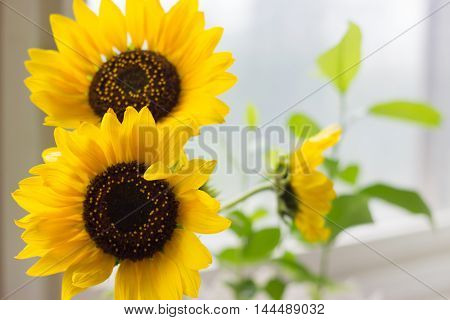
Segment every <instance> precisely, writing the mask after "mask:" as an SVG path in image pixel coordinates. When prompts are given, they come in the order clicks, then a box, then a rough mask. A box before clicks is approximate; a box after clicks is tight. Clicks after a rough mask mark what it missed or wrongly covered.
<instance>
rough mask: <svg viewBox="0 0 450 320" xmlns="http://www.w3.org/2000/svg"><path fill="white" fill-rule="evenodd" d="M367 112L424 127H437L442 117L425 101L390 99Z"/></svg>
mask: <svg viewBox="0 0 450 320" xmlns="http://www.w3.org/2000/svg"><path fill="white" fill-rule="evenodd" d="M369 113H370V114H373V115H376V116H382V117H389V118H393V119H398V120H403V121H409V122H414V123H416V124H419V125H422V126H425V127H430V128H433V127H439V125H440V124H441V121H442V118H441V114H440V113H439V111H437V110H436V109H435V108H433V107H432V106H430V105H428V104H425V103H418V102H408V101H400V100H399V101H391V102H386V103H380V104H377V105H375V106H373V107H371V108H370V109H369Z"/></svg>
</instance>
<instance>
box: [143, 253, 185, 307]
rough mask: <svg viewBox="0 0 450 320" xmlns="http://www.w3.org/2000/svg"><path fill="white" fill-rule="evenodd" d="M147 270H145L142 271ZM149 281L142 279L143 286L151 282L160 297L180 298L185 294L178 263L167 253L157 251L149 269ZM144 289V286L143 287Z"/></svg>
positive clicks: (163, 298)
mask: <svg viewBox="0 0 450 320" xmlns="http://www.w3.org/2000/svg"><path fill="white" fill-rule="evenodd" d="M142 272H145V271H142ZM146 272H147V275H148V278H147V279H148V281H142V283H141V286H145V285H146V284H147V283H149V282H151V283H152V286H153V288H154V290H155V294H156V296H157V297H158V299H161V300H180V299H181V298H182V296H183V285H182V282H181V278H180V273H179V271H178V268H177V266H176V264H175V263H174V262H173V261H172V260H171V259H170V258H169V257H167V256H166V255H164V254H162V253H160V252H158V253H156V254H155V255H154V256H153V258H152V260H151V264H150V270H147V271H146ZM141 290H142V291H145V290H143V288H142V289H141Z"/></svg>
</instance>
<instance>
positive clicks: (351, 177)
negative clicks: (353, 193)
mask: <svg viewBox="0 0 450 320" xmlns="http://www.w3.org/2000/svg"><path fill="white" fill-rule="evenodd" d="M358 175H359V167H358V165H356V164H352V165H349V166H348V167H346V168H345V169H344V170H342V171H341V172H339V174H338V177H339V178H340V179H341V180H343V181H345V182H347V183H350V184H355V183H356V181H357V180H358Z"/></svg>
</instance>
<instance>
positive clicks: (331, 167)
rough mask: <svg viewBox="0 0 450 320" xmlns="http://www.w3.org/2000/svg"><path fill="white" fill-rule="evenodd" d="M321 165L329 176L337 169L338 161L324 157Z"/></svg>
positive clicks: (335, 172) (333, 174) (334, 173)
mask: <svg viewBox="0 0 450 320" xmlns="http://www.w3.org/2000/svg"><path fill="white" fill-rule="evenodd" d="M323 166H324V168H325V170H326V172H327V174H328V176H329V177H334V176H335V175H336V174H337V172H338V170H339V161H337V160H336V159H332V158H325V161H324V162H323Z"/></svg>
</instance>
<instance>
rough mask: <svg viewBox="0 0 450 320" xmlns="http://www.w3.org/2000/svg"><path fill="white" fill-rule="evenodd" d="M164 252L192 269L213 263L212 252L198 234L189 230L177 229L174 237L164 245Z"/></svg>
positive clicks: (199, 268) (202, 267)
mask: <svg viewBox="0 0 450 320" xmlns="http://www.w3.org/2000/svg"><path fill="white" fill-rule="evenodd" d="M164 252H165V253H166V254H167V255H168V256H169V257H171V258H172V259H173V260H176V261H180V262H181V263H183V264H184V265H185V266H186V267H188V268H189V269H192V270H201V269H204V268H207V267H208V266H209V265H210V264H211V263H212V257H211V253H210V252H209V251H208V249H207V248H206V247H205V246H204V245H203V244H202V243H201V242H200V240H199V239H198V238H197V236H196V235H195V234H193V233H192V232H191V231H188V230H181V229H175V230H174V232H173V235H172V238H171V239H170V241H169V242H168V243H167V244H166V245H165V246H164Z"/></svg>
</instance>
